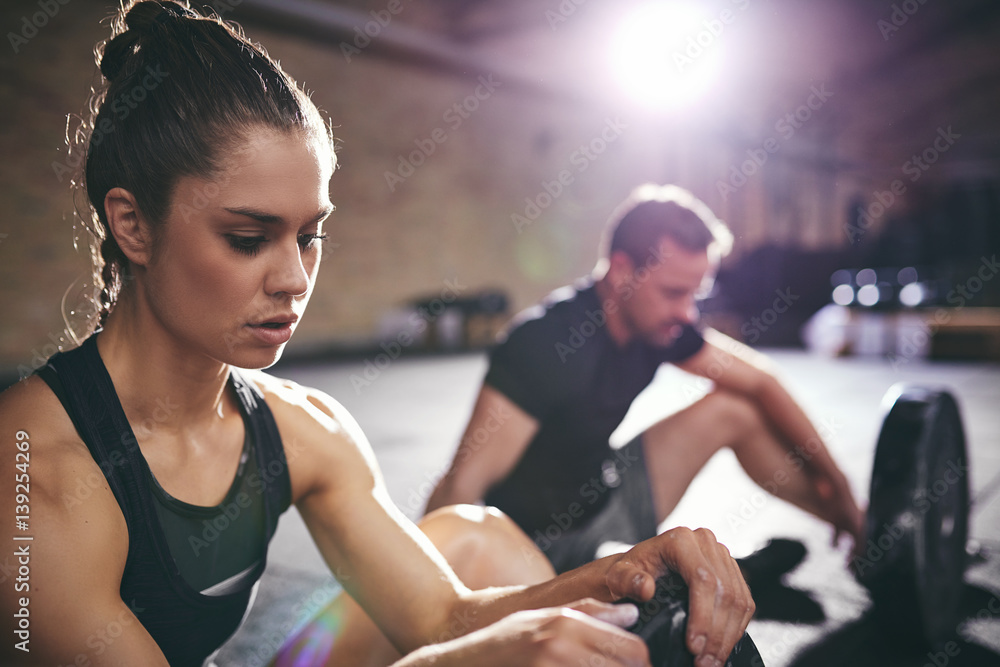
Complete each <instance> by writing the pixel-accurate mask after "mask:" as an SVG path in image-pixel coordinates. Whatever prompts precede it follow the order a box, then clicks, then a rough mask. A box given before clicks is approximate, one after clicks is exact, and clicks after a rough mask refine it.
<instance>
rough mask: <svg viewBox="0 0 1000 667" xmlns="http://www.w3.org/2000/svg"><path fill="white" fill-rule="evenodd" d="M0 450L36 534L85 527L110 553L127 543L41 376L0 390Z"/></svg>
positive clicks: (2, 469) (102, 483)
mask: <svg viewBox="0 0 1000 667" xmlns="http://www.w3.org/2000/svg"><path fill="white" fill-rule="evenodd" d="M0 451H2V452H3V454H2V455H0V475H2V476H3V477H4V478H5V479H8V480H14V479H16V480H20V482H21V484H23V486H22V487H21V491H22V492H23V493H24V496H25V497H26V498H27V499H28V501H29V502H28V504H27V505H28V506H27V508H26V509H28V510H30V511H29V512H28V515H29V517H30V518H29V519H28V525H29V526H30V528H31V530H32V531H33V533H34V534H35V535H36V537H37V536H44V535H48V534H55V533H59V532H66V531H69V532H70V533H74V531H76V530H79V531H83V532H84V533H86V530H89V531H90V532H89V533H86V537H87V539H90V538H91V537H92V538H93V539H94V540H104V542H105V548H107V549H114V551H115V553H116V554H117V553H118V552H120V551H121V549H120V548H118V547H121V546H122V545H124V544H127V538H126V537H125V535H126V532H125V526H124V520H123V519H122V517H121V514H120V513H117V514H116V513H115V512H114V511H113V510H114V509H115V508H116V507H117V501H116V500H115V498H114V495H113V494H112V493H111V490H110V488H109V487H108V485H107V482H106V480H105V479H104V475H103V472H102V470H101V467H100V466H99V465H98V463H97V462H96V461H95V460H94V458H93V456H92V455H91V454H90V450H89V449H88V448H87V445H86V444H84V442H83V440H82V439H81V437H80V435H79V434H78V433H77V432H76V428H75V427H74V425H73V422H72V420H71V419H70V418H69V415H68V414H67V413H66V410H65V409H64V408H63V406H62V403H61V402H60V401H59V399H58V398H57V397H56V395H55V394H54V393H53V392H52V390H51V389H50V388H49V386H48V385H47V384H46V383H45V382H44V381H43V380H42V379H41V378H39V377H37V376H30V377H28V378H25V379H23V380H21V381H20V382H18V383H17V384H15V385H13V386H12V387H9V388H8V389H7V390H6V391H4V392H3V393H0ZM19 486H20V485H19ZM12 490H13V489H12ZM84 529H86V530H84ZM74 534H75V533H74ZM81 535H82V533H81ZM112 544H113V545H115V546H114V547H112V546H111V545H112ZM81 548H82V546H81ZM119 555H120V554H119ZM112 560H114V562H115V563H116V564H117V561H118V559H112Z"/></svg>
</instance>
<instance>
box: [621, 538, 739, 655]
mask: <svg viewBox="0 0 1000 667" xmlns="http://www.w3.org/2000/svg"><path fill="white" fill-rule="evenodd" d="M610 558H614V559H616V560H615V562H614V563H613V564H612V565H611V567H610V568H609V569H608V573H607V578H606V580H607V584H608V588H609V589H610V591H611V595H612V596H613V597H614V598H616V599H617V598H632V599H633V600H639V601H645V600H649V599H650V598H652V597H653V594H654V592H655V589H656V579H657V578H658V577H660V576H662V575H664V574H666V573H667V572H668V571H673V572H678V573H679V574H680V575H681V576H682V577H683V578H684V581H685V583H686V584H687V586H688V590H689V610H688V625H687V637H686V642H687V647H688V650H689V651H691V653H692V654H693V655H694V656H695V657H696V660H695V665H696V667H719V666H721V665H723V664H725V662H726V659H727V658H728V657H729V654H730V653H731V652H732V650H733V646H735V645H736V642H737V641H739V640H740V638H741V637H742V636H743V633H744V632H746V627H747V624H748V623H749V622H750V617H751V616H753V612H754V610H755V606H754V603H753V599H752V598H751V597H750V590H749V589H748V588H747V585H746V582H745V581H743V575H742V574H741V573H740V569H739V566H738V565H737V564H736V561H735V560H733V558H732V557H731V556H730V555H729V550H728V549H726V547H724V546H723V545H721V544H719V543H718V542H717V541H716V539H715V535H713V534H712V531H710V530H708V529H706V528H699V529H698V530H694V531H692V530H691V529H689V528H674V529H672V530H668V531H667V532H665V533H662V534H661V535H657V536H656V537H654V538H652V539H649V540H646V541H645V542H640V543H639V544H637V545H636V546H634V547H633V548H632V549H631V550H629V551H627V552H625V553H623V554H619V555H617V556H610Z"/></svg>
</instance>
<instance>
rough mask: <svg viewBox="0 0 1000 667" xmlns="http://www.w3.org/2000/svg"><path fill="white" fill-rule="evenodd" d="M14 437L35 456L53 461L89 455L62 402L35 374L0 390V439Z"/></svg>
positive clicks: (87, 456)
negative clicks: (27, 444) (27, 445)
mask: <svg viewBox="0 0 1000 667" xmlns="http://www.w3.org/2000/svg"><path fill="white" fill-rule="evenodd" d="M15 436H17V439H18V440H22V439H23V441H27V442H29V444H30V449H31V450H32V451H34V452H36V456H38V457H41V456H45V457H46V458H47V459H50V458H51V460H53V461H55V460H59V459H65V458H69V459H76V458H77V457H84V458H87V459H90V458H91V457H90V452H89V450H88V449H87V446H86V445H85V444H84V443H83V440H82V439H81V438H80V435H79V434H78V433H77V432H76V427H75V426H73V421H72V420H71V419H70V418H69V415H68V414H67V413H66V410H65V408H63V405H62V403H61V402H60V401H59V399H58V398H57V397H56V395H55V394H54V393H53V391H52V389H50V388H49V386H48V385H47V384H46V383H45V381H44V380H42V379H41V378H40V377H38V376H35V375H31V376H28V377H27V378H24V379H23V380H21V381H20V382H18V383H17V384H14V385H13V386H11V387H9V388H7V389H6V390H5V391H4V392H3V393H0V438H14V437H15ZM3 444H4V445H6V443H3ZM3 449H7V447H6V446H4V447H3ZM91 460H92V459H91Z"/></svg>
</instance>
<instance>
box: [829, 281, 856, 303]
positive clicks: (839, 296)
mask: <svg viewBox="0 0 1000 667" xmlns="http://www.w3.org/2000/svg"><path fill="white" fill-rule="evenodd" d="M853 301H854V288H853V287H851V286H850V285H837V286H836V287H834V288H833V302H834V303H835V304H837V305H838V306H849V305H851V303H852V302H853Z"/></svg>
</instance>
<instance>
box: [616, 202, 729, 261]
mask: <svg viewBox="0 0 1000 667" xmlns="http://www.w3.org/2000/svg"><path fill="white" fill-rule="evenodd" d="M665 236H666V237H669V238H670V239H671V240H673V241H674V242H675V243H676V244H677V245H679V246H680V247H682V248H684V249H685V250H690V251H691V252H698V251H700V250H705V249H708V250H709V253H710V254H714V255H715V256H716V257H723V256H725V255H727V254H728V253H729V251H730V250H731V249H732V247H733V235H732V232H730V231H729V228H728V227H726V224H725V223H724V222H722V221H721V220H719V219H718V218H717V217H715V214H714V213H712V210H711V209H710V208H709V207H708V206H707V205H706V204H705V203H704V202H703V201H701V200H700V199H698V198H697V197H695V196H694V195H693V194H691V192H689V191H688V190H685V189H684V188H681V187H678V186H676V185H655V184H646V185H641V186H639V187H637V188H636V189H635V190H633V191H632V194H630V195H629V196H628V198H627V199H625V201H623V202H622V203H621V204H620V205H619V206H618V208H616V209H615V211H614V213H612V214H611V218H610V220H609V221H608V227H607V230H606V231H605V239H604V243H603V244H602V250H601V259H602V260H605V261H606V260H609V259H610V258H611V255H612V254H613V253H614V252H616V251H619V250H620V251H622V252H624V253H625V254H627V255H628V256H629V258H631V259H632V262H633V263H634V264H635V265H636V266H637V267H638V266H640V265H642V264H644V263H645V262H647V261H648V260H649V258H650V257H651V256H655V255H656V253H657V251H658V249H659V246H660V241H661V240H662V239H663V237H665Z"/></svg>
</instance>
